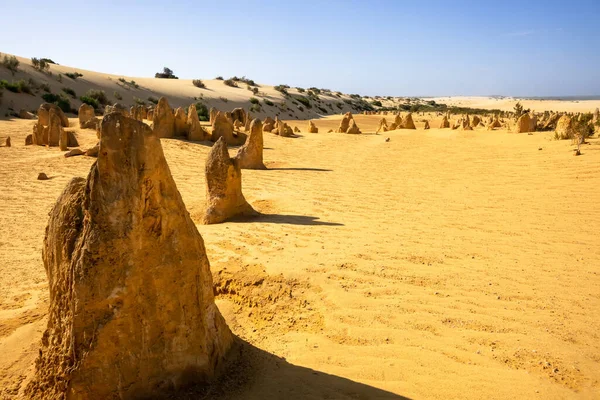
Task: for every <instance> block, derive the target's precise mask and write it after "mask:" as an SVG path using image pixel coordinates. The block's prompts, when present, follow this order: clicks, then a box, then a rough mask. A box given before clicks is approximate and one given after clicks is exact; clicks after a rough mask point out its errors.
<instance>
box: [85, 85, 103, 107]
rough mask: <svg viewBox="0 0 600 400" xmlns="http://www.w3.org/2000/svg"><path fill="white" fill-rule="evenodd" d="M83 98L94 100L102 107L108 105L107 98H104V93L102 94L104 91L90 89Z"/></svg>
mask: <svg viewBox="0 0 600 400" xmlns="http://www.w3.org/2000/svg"><path fill="white" fill-rule="evenodd" d="M85 96H86V97H91V98H92V99H95V100H96V101H97V102H98V103H99V104H101V105H103V106H105V105H107V104H108V97H106V93H104V90H97V89H90V90H88V91H87V92H86V94H85ZM82 101H83V100H82Z"/></svg>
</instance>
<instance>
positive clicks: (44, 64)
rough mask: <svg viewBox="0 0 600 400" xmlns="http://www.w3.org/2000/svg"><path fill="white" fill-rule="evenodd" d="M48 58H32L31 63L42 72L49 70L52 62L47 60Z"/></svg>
mask: <svg viewBox="0 0 600 400" xmlns="http://www.w3.org/2000/svg"><path fill="white" fill-rule="evenodd" d="M47 60H48V59H47V58H35V57H33V58H32V59H31V64H32V65H33V68H35V69H37V70H38V71H40V72H47V71H48V70H49V69H50V63H49V62H48V61H47Z"/></svg>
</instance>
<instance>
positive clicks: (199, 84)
mask: <svg viewBox="0 0 600 400" xmlns="http://www.w3.org/2000/svg"><path fill="white" fill-rule="evenodd" d="M192 84H193V85H194V86H196V87H197V88H200V89H205V88H206V85H205V84H204V82H202V80H200V79H194V80H193V81H192Z"/></svg>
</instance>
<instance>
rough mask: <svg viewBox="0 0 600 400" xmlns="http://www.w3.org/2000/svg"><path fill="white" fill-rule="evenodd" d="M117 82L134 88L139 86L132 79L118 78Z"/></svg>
mask: <svg viewBox="0 0 600 400" xmlns="http://www.w3.org/2000/svg"><path fill="white" fill-rule="evenodd" d="M119 82H121V83H122V84H124V85H125V86H129V87H133V88H135V89H139V88H140V85H138V84H137V83H136V82H135V81H134V80H131V81H127V80H126V79H125V78H119Z"/></svg>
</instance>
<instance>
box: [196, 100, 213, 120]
mask: <svg viewBox="0 0 600 400" xmlns="http://www.w3.org/2000/svg"><path fill="white" fill-rule="evenodd" d="M196 113H197V114H198V119H199V120H200V121H210V112H209V111H208V107H206V105H205V104H204V103H200V102H198V103H196Z"/></svg>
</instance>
